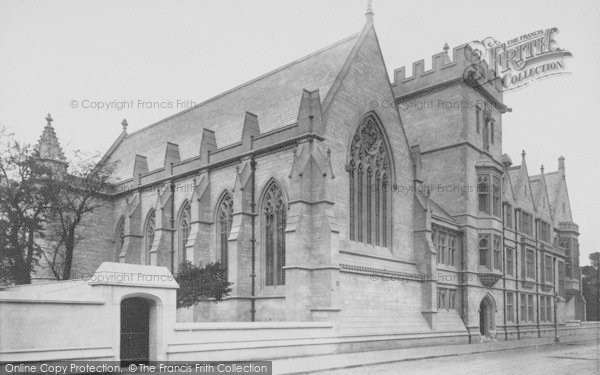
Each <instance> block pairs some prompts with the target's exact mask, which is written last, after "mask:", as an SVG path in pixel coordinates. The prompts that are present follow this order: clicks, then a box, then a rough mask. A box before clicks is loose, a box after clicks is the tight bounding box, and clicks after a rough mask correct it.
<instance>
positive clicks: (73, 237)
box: [44, 151, 114, 280]
mask: <svg viewBox="0 0 600 375" xmlns="http://www.w3.org/2000/svg"><path fill="white" fill-rule="evenodd" d="M97 160H98V155H95V156H90V155H87V154H85V153H83V152H81V151H77V152H76V153H75V155H74V157H73V158H71V163H70V165H69V171H68V173H65V174H60V173H58V174H56V175H55V176H54V178H52V179H51V181H49V182H48V184H47V185H46V189H47V195H48V197H49V199H50V205H49V207H50V208H49V210H48V218H49V220H50V224H49V225H48V227H47V235H48V237H49V239H51V242H52V243H53V244H54V246H52V247H51V248H49V249H45V251H44V257H45V259H46V260H47V262H48V264H49V266H50V269H51V271H52V273H53V274H54V276H55V277H56V278H57V279H61V280H68V279H70V278H71V274H72V268H73V256H74V253H75V249H76V246H77V242H78V241H79V240H81V239H82V238H83V237H84V236H85V233H82V230H81V229H82V228H81V227H82V224H83V223H84V220H85V219H86V218H88V217H89V216H90V214H92V213H93V212H94V211H95V210H96V209H98V208H100V207H102V206H103V205H105V204H106V202H107V200H106V194H107V192H108V189H109V188H110V185H109V180H110V178H111V176H112V173H113V171H114V167H113V165H110V164H106V163H104V162H97Z"/></svg>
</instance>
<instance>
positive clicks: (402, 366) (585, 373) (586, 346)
mask: <svg viewBox="0 0 600 375" xmlns="http://www.w3.org/2000/svg"><path fill="white" fill-rule="evenodd" d="M319 374H329V375H341V374H344V375H346V374H349V375H352V374H356V375H358V374H361V375H363V374H394V375H396V374H407V375H412V374H416V375H419V374H423V375H425V374H427V375H432V374H444V375H450V374H460V375H471V374H472V375H480V374H486V375H487V374H502V375H504V374H509V375H513V374H515V375H522V374H526V375H538V374H539V375H548V374H560V375H569V374H573V375H591V374H600V344H599V343H598V342H597V341H596V342H594V341H588V342H579V343H576V342H572V343H562V344H560V345H546V346H540V347H537V348H535V347H534V348H522V349H513V350H506V351H497V352H488V353H482V354H470V355H459V356H452V357H441V358H434V359H424V360H418V361H404V362H396V363H389V364H382V365H373V366H367V367H354V368H346V369H340V370H335V371H326V372H319Z"/></svg>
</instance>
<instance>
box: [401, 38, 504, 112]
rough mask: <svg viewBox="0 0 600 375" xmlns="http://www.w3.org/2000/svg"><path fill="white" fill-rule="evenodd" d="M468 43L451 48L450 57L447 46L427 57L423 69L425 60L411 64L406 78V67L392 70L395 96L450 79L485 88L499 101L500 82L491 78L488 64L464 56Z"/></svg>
mask: <svg viewBox="0 0 600 375" xmlns="http://www.w3.org/2000/svg"><path fill="white" fill-rule="evenodd" d="M468 53H469V49H468V44H461V45H460V46H457V47H454V48H453V49H452V59H450V56H449V54H448V48H447V47H445V48H444V51H443V52H440V53H437V54H435V55H433V56H432V57H431V69H429V70H427V71H425V60H424V59H421V60H418V61H415V62H414V63H413V64H412V75H411V76H409V77H406V67H405V66H403V67H401V68H398V69H395V70H394V82H393V83H392V87H393V89H394V94H395V96H396V98H398V97H401V96H406V95H408V94H411V93H414V92H416V91H419V90H422V89H427V88H432V87H435V86H438V85H441V84H447V83H450V82H451V81H457V82H465V83H467V84H468V85H470V86H472V87H481V88H485V89H486V90H487V91H488V92H489V93H490V94H491V95H493V96H494V97H495V98H496V99H498V100H499V101H502V95H501V92H502V84H501V82H500V80H499V79H497V78H495V77H496V74H495V72H494V71H493V70H491V69H490V68H489V67H488V64H487V62H486V61H481V62H479V63H475V62H474V61H475V59H469V58H468V57H467V55H468Z"/></svg>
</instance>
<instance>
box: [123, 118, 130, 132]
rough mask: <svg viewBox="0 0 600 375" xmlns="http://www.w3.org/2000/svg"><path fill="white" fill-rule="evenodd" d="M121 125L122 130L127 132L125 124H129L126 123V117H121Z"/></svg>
mask: <svg viewBox="0 0 600 375" xmlns="http://www.w3.org/2000/svg"><path fill="white" fill-rule="evenodd" d="M121 125H122V126H123V131H124V132H127V125H129V124H128V123H127V119H123V121H121Z"/></svg>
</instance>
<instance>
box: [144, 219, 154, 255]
mask: <svg viewBox="0 0 600 375" xmlns="http://www.w3.org/2000/svg"><path fill="white" fill-rule="evenodd" d="M155 227H156V212H155V211H154V210H152V211H150V213H149V214H148V218H147V219H146V228H145V229H144V247H145V249H144V251H145V255H146V259H145V263H146V264H150V263H151V262H150V252H151V250H152V244H153V243H154V230H155Z"/></svg>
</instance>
